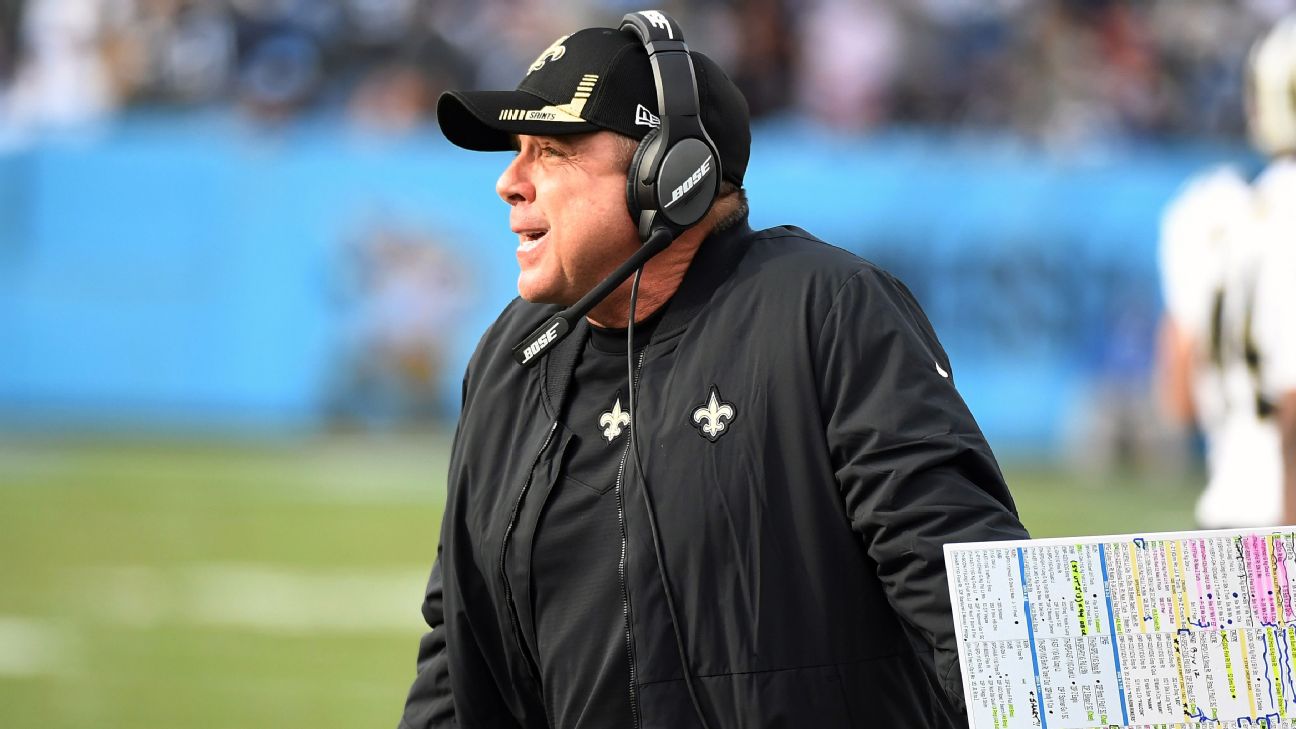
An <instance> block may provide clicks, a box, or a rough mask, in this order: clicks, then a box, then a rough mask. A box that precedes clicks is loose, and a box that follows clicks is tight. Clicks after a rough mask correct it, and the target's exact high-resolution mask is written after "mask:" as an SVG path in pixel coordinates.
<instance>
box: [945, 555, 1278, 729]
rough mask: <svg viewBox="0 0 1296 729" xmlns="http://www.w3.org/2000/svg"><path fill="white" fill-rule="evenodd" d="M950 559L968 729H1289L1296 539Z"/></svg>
mask: <svg viewBox="0 0 1296 729" xmlns="http://www.w3.org/2000/svg"><path fill="white" fill-rule="evenodd" d="M1294 536H1296V535H1293V534H1292V533H1291V532H1289V531H1282V532H1276V531H1273V530H1245V531H1242V530H1233V531H1202V532H1180V533H1167V534H1148V535H1129V536H1117V537H1085V538H1075V539H1039V540H1031V541H1015V542H984V543H978V544H959V545H947V546H946V547H945V555H946V560H947V563H948V565H949V575H950V596H951V601H952V603H953V606H954V625H955V629H956V634H957V637H958V642H959V657H960V660H961V663H962V670H963V686H964V695H965V697H966V699H967V709H968V719H969V722H970V726H971V729H1028V728H1029V727H1039V728H1040V729H1068V728H1069V727H1187V726H1201V725H1202V724H1203V723H1205V724H1209V725H1212V726H1220V727H1226V728H1231V727H1271V728H1272V727H1296V604H1293V600H1294V599H1296V589H1293V584H1292V583H1293V582H1294V581H1296V538H1294Z"/></svg>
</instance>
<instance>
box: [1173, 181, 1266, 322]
mask: <svg viewBox="0 0 1296 729" xmlns="http://www.w3.org/2000/svg"><path fill="white" fill-rule="evenodd" d="M1250 209H1251V191H1250V188H1249V187H1248V185H1247V183H1246V181H1245V180H1244V179H1242V177H1241V175H1239V174H1238V173H1237V172H1235V171H1234V170H1232V169H1230V168H1219V169H1216V170H1212V171H1210V172H1207V173H1203V174H1201V175H1198V176H1197V177H1195V178H1193V179H1192V180H1190V181H1189V182H1188V184H1187V185H1185V186H1184V188H1183V190H1182V192H1180V193H1179V195H1178V196H1177V197H1176V198H1175V199H1174V200H1172V201H1171V202H1170V204H1169V205H1168V206H1166V209H1165V212H1164V214H1163V215H1162V219H1161V240H1160V247H1159V258H1160V261H1159V262H1160V268H1161V288H1162V293H1163V295H1164V298H1165V306H1166V311H1167V312H1169V314H1170V316H1171V317H1173V318H1174V319H1175V321H1176V322H1177V323H1178V324H1179V326H1180V327H1181V328H1182V329H1184V330H1186V331H1187V332H1188V333H1189V334H1190V335H1191V336H1193V337H1195V338H1203V337H1205V336H1207V333H1208V332H1209V329H1210V312H1211V302H1212V300H1213V298H1214V294H1215V292H1216V291H1217V290H1219V288H1220V287H1221V286H1222V285H1223V283H1224V279H1223V275H1224V271H1225V269H1226V261H1227V256H1228V248H1227V246H1228V241H1229V238H1230V235H1231V234H1232V231H1233V230H1235V229H1236V228H1237V227H1238V226H1240V225H1243V224H1244V223H1245V222H1246V221H1247V219H1248V217H1249V214H1250Z"/></svg>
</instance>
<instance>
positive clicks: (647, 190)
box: [626, 128, 661, 225]
mask: <svg viewBox="0 0 1296 729" xmlns="http://www.w3.org/2000/svg"><path fill="white" fill-rule="evenodd" d="M660 134H661V129H660V128H655V129H650V130H648V134H646V135H645V136H644V138H643V140H641V141H640V142H639V147H638V148H637V149H635V153H634V157H632V158H631V159H630V169H629V170H627V171H626V207H628V208H629V209H630V219H631V220H633V221H634V224H635V225H638V224H639V216H640V215H641V214H642V213H643V211H644V207H645V206H646V205H651V204H652V202H653V197H655V196H654V195H653V193H654V192H655V191H656V189H657V180H656V179H655V178H654V179H653V180H652V181H651V182H650V183H649V184H648V185H645V186H643V187H640V185H639V179H640V178H641V177H642V173H641V172H640V170H639V166H640V165H641V164H643V159H644V155H646V154H647V153H648V150H649V149H650V148H651V147H653V146H655V144H656V142H657V137H658V136H659V135H660Z"/></svg>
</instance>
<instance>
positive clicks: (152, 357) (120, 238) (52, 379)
mask: <svg viewBox="0 0 1296 729" xmlns="http://www.w3.org/2000/svg"><path fill="white" fill-rule="evenodd" d="M752 156H753V160H752V164H751V168H750V172H749V174H748V181H747V183H748V184H747V186H748V189H749V195H750V198H751V201H752V208H753V212H752V223H753V224H754V225H756V226H768V225H778V224H794V225H798V226H800V227H803V228H806V229H807V230H809V231H810V232H812V233H814V234H816V235H818V236H819V237H821V238H824V239H825V240H828V241H830V242H832V243H834V244H836V245H839V246H842V247H844V248H848V249H850V250H853V251H856V252H858V253H859V254H861V255H863V256H865V257H866V258H869V259H871V260H873V261H874V262H876V263H878V264H880V265H882V266H883V267H885V268H888V269H889V270H891V271H892V272H894V273H896V274H897V275H898V276H899V277H900V278H901V279H902V280H904V281H905V282H906V283H907V284H908V285H909V286H910V288H911V289H913V291H914V293H915V294H916V296H917V297H918V299H919V301H920V302H921V303H922V304H923V305H924V307H925V308H926V309H927V311H928V314H929V315H930V317H931V318H932V320H933V323H934V324H935V327H936V329H937V331H938V333H939V334H940V335H941V337H942V339H943V341H944V342H945V345H946V348H947V349H948V350H949V353H950V356H951V359H952V362H953V364H954V370H955V371H954V374H955V378H956V381H957V383H958V386H959V389H960V390H961V391H962V392H963V394H964V397H965V398H966V399H967V401H968V402H969V404H970V405H971V407H972V409H973V412H974V413H975V414H976V416H977V418H978V420H979V421H980V422H981V424H982V427H983V428H984V429H985V431H986V432H987V434H988V435H989V437H990V439H991V442H992V444H993V445H995V447H996V448H998V449H1000V450H1005V451H1010V452H1014V453H1023V454H1040V455H1049V454H1056V453H1057V452H1058V451H1059V450H1060V449H1062V448H1064V447H1065V443H1066V432H1067V429H1068V427H1069V424H1070V423H1073V422H1075V420H1076V419H1077V418H1078V417H1080V415H1079V413H1082V412H1084V411H1085V409H1086V408H1088V407H1089V406H1090V405H1091V404H1092V403H1094V402H1096V401H1100V399H1101V396H1102V394H1103V393H1107V394H1108V395H1110V394H1111V393H1117V398H1118V399H1122V398H1123V399H1124V401H1125V402H1127V403H1128V402H1131V400H1130V398H1131V397H1137V396H1138V394H1139V393H1145V392H1146V391H1147V382H1148V377H1149V372H1150V364H1151V353H1152V347H1153V335H1154V329H1155V322H1156V317H1157V316H1158V311H1159V308H1160V304H1159V294H1158V285H1157V277H1156V268H1155V266H1156V227H1157V221H1158V217H1159V214H1160V210H1161V208H1162V207H1163V206H1164V204H1165V203H1166V202H1167V200H1168V199H1170V197H1171V196H1172V195H1173V194H1174V192H1175V191H1176V189H1177V188H1178V187H1179V186H1180V185H1181V184H1182V183H1183V181H1184V180H1185V179H1186V178H1187V177H1188V176H1189V175H1191V174H1192V173H1193V172H1195V171H1198V170H1200V169H1202V168H1203V167H1204V166H1207V165H1209V164H1212V163H1218V162H1220V161H1224V160H1232V161H1237V162H1241V163H1243V164H1246V163H1248V162H1250V159H1249V158H1248V157H1246V156H1245V152H1244V151H1242V150H1240V149H1237V148H1216V147H1203V146H1193V145H1188V144H1183V145H1174V146H1167V145H1159V146H1147V145H1116V146H1086V147H1084V148H1081V149H1073V150H1067V151H1062V152H1058V151H1054V152H1047V151H1044V150H1040V149H1038V148H1033V147H1029V146H1026V145H1023V144H1021V143H1019V142H1014V141H1012V140H1010V139H1002V138H988V137H980V136H976V137H972V136H969V137H949V136H942V135H938V134H925V133H921V132H912V131H910V132H888V133H882V134H877V135H874V136H870V137H866V138H847V137H841V136H834V135H829V134H825V133H822V132H817V131H814V130H810V129H805V128H800V127H797V126H795V125H787V126H783V125H767V126H765V127H762V128H760V129H758V130H757V134H756V138H755V142H754V149H753V155H752ZM506 160H507V158H506V156H503V155H484V154H471V153H466V152H462V151H460V150H457V149H455V148H453V147H450V146H449V145H448V144H446V143H444V142H442V141H440V140H439V139H438V138H437V136H436V135H435V134H433V133H428V134H423V135H419V136H417V137H414V138H409V139H405V140H403V141H399V142H392V141H383V140H375V139H373V138H369V137H365V136H362V135H358V134H355V133H354V132H348V131H346V130H343V129H340V128H338V127H336V126H331V125H320V126H302V127H293V128H291V129H285V130H280V131H278V132H271V133H266V132H265V131H264V130H251V129H247V128H245V127H242V126H240V124H239V123H237V122H234V121H231V120H228V119H215V118H195V119H186V120H184V121H183V122H177V121H176V120H174V119H148V118H139V119H132V120H129V121H127V122H123V123H121V124H118V125H116V126H114V127H113V128H111V129H108V130H105V131H102V132H100V133H98V134H96V135H94V136H93V137H84V136H83V137H78V138H73V139H47V140H42V141H40V142H39V143H36V144H33V145H30V146H27V147H25V148H23V149H21V150H18V151H10V152H7V153H3V154H0V428H4V429H9V430H39V431H51V430H53V431H77V432H81V431H87V430H104V429H108V430H132V431H144V432H148V431H154V432H182V433H188V432H193V433H203V434H213V433H214V434H221V433H232V434H240V433H248V432H256V433H268V434H273V433H300V432H303V431H305V432H309V431H311V430H313V429H317V428H320V427H323V426H324V424H325V422H324V421H325V413H326V401H327V399H328V397H329V388H330V387H331V384H330V383H333V382H335V381H336V377H337V372H336V370H337V367H338V366H339V364H338V363H339V362H340V361H342V360H343V358H344V357H343V354H342V352H341V348H342V347H343V346H344V343H343V340H344V339H345V335H344V332H343V330H344V328H345V324H344V319H345V316H346V313H345V312H344V310H343V308H344V307H341V306H339V304H338V301H337V296H336V295H335V293H336V289H337V287H338V285H339V284H338V281H340V280H344V279H345V277H346V276H347V272H346V270H345V267H346V265H347V259H346V256H345V255H343V251H344V249H345V247H346V246H345V243H346V241H347V240H348V237H349V236H354V235H355V234H356V231H357V230H359V229H361V228H362V227H363V226H364V225H365V224H366V222H367V221H368V222H372V221H375V220H395V221H400V224H401V225H403V226H414V227H416V228H419V229H422V230H425V231H428V233H429V235H430V236H431V237H432V238H434V239H435V240H436V241H437V242H438V243H439V244H440V245H441V246H443V247H445V248H447V249H449V250H451V251H452V252H453V253H454V254H455V255H456V256H457V257H458V258H459V259H460V260H461V262H462V265H463V266H464V267H465V269H466V271H467V277H468V278H469V279H470V281H471V284H472V293H471V295H470V296H468V297H467V299H468V300H467V301H466V302H465V307H466V308H465V309H464V313H463V314H462V315H461V317H460V324H459V326H457V327H456V329H455V330H454V333H453V335H451V336H450V338H449V341H447V343H446V346H447V351H448V362H449V363H448V365H447V367H446V369H445V370H444V375H443V376H442V378H441V379H442V380H443V382H442V385H441V387H442V389H443V391H444V393H445V396H446V399H447V400H451V401H453V400H455V399H457V393H458V386H459V376H460V373H461V371H462V367H463V363H464V362H465V361H466V360H467V357H468V355H469V354H470V353H471V351H472V348H473V346H474V345H475V343H476V339H477V337H478V335H479V334H480V332H481V331H482V330H483V329H484V328H485V327H486V326H487V324H488V323H489V322H490V321H491V319H492V318H493V316H494V314H495V313H496V312H497V311H498V310H499V309H500V308H501V307H502V306H503V305H504V304H505V303H506V302H507V301H508V300H509V299H510V298H511V297H512V296H513V294H514V289H513V287H514V283H515V277H516V267H515V262H514V258H513V248H514V242H513V241H514V239H513V236H512V235H511V234H510V233H509V231H508V225H507V213H506V209H505V207H504V205H503V204H502V203H501V202H500V201H498V200H497V199H496V198H495V197H494V193H493V187H494V181H495V178H496V176H497V175H498V173H499V170H500V169H501V168H502V165H504V164H505V163H506ZM861 325H862V326H863V325H866V323H863V322H862V323H861ZM734 366H735V367H741V366H742V364H741V363H740V362H735V363H734ZM1096 398H1098V399H1096Z"/></svg>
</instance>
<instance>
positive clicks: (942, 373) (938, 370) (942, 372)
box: [936, 362, 949, 380]
mask: <svg viewBox="0 0 1296 729" xmlns="http://www.w3.org/2000/svg"><path fill="white" fill-rule="evenodd" d="M936 374H938V375H940V376H941V377H944V378H945V379H947V380H948V379H949V373H948V372H946V371H945V369H944V368H943V367H941V366H940V362H937V363H936Z"/></svg>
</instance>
